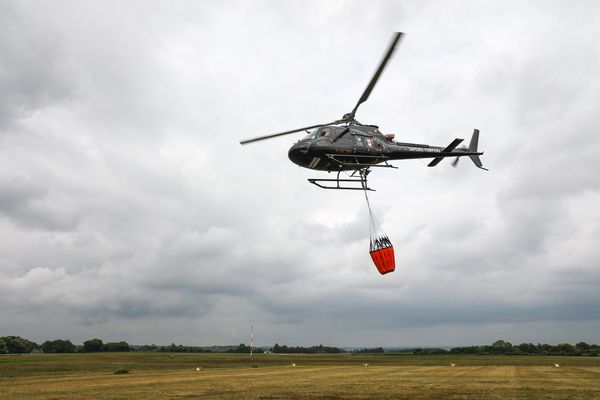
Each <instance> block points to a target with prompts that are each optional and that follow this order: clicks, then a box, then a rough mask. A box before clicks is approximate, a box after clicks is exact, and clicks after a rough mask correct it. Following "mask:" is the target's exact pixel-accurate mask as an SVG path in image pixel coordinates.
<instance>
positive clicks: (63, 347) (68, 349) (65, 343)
mask: <svg viewBox="0 0 600 400" xmlns="http://www.w3.org/2000/svg"><path fill="white" fill-rule="evenodd" d="M42 351H43V352H44V353H74V352H75V345H74V344H73V343H71V341H70V340H62V339H57V340H46V341H45V342H44V343H43V344H42Z"/></svg>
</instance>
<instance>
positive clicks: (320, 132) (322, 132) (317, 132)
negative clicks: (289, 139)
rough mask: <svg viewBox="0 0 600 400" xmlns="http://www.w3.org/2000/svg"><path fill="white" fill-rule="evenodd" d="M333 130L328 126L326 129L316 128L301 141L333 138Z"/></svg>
mask: <svg viewBox="0 0 600 400" xmlns="http://www.w3.org/2000/svg"><path fill="white" fill-rule="evenodd" d="M331 135H332V128H331V127H329V126H327V127H324V128H316V129H314V130H313V131H312V132H311V133H309V134H308V135H306V136H304V137H303V138H302V139H301V141H305V140H314V139H317V138H331Z"/></svg>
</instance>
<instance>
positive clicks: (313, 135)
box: [302, 129, 319, 140]
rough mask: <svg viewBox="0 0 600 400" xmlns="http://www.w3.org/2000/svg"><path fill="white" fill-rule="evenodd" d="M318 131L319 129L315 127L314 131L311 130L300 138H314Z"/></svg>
mask: <svg viewBox="0 0 600 400" xmlns="http://www.w3.org/2000/svg"><path fill="white" fill-rule="evenodd" d="M318 131H319V130H318V129H315V130H314V131H312V132H311V133H309V134H308V135H306V136H304V137H303V138H302V140H313V139H314V138H316V137H317V132H318Z"/></svg>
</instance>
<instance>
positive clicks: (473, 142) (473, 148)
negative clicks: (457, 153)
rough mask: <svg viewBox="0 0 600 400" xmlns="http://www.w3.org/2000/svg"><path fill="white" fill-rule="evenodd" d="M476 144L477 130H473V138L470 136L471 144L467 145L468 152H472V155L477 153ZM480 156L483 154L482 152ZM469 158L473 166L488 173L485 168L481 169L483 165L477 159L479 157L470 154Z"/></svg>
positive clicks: (477, 142) (477, 141) (477, 139)
mask: <svg viewBox="0 0 600 400" xmlns="http://www.w3.org/2000/svg"><path fill="white" fill-rule="evenodd" d="M478 144H479V129H475V130H474V131H473V136H471V142H470V143H469V151H470V152H473V153H477V145H478ZM481 154H483V152H482V153H481ZM469 157H470V158H471V161H473V164H475V166H476V167H477V168H481V169H484V170H486V171H488V169H487V168H484V167H483V164H482V163H481V159H480V158H479V155H477V154H470V155H469Z"/></svg>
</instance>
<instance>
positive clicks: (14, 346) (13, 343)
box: [0, 336, 39, 354]
mask: <svg viewBox="0 0 600 400" xmlns="http://www.w3.org/2000/svg"><path fill="white" fill-rule="evenodd" d="M0 340H1V341H2V342H3V343H4V345H2V344H0V349H2V347H4V348H5V351H6V353H13V354H22V353H31V352H32V351H33V350H35V349H37V348H39V345H38V344H37V343H35V342H32V341H31V340H27V339H23V338H22V337H20V336H3V337H1V338H0Z"/></svg>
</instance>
